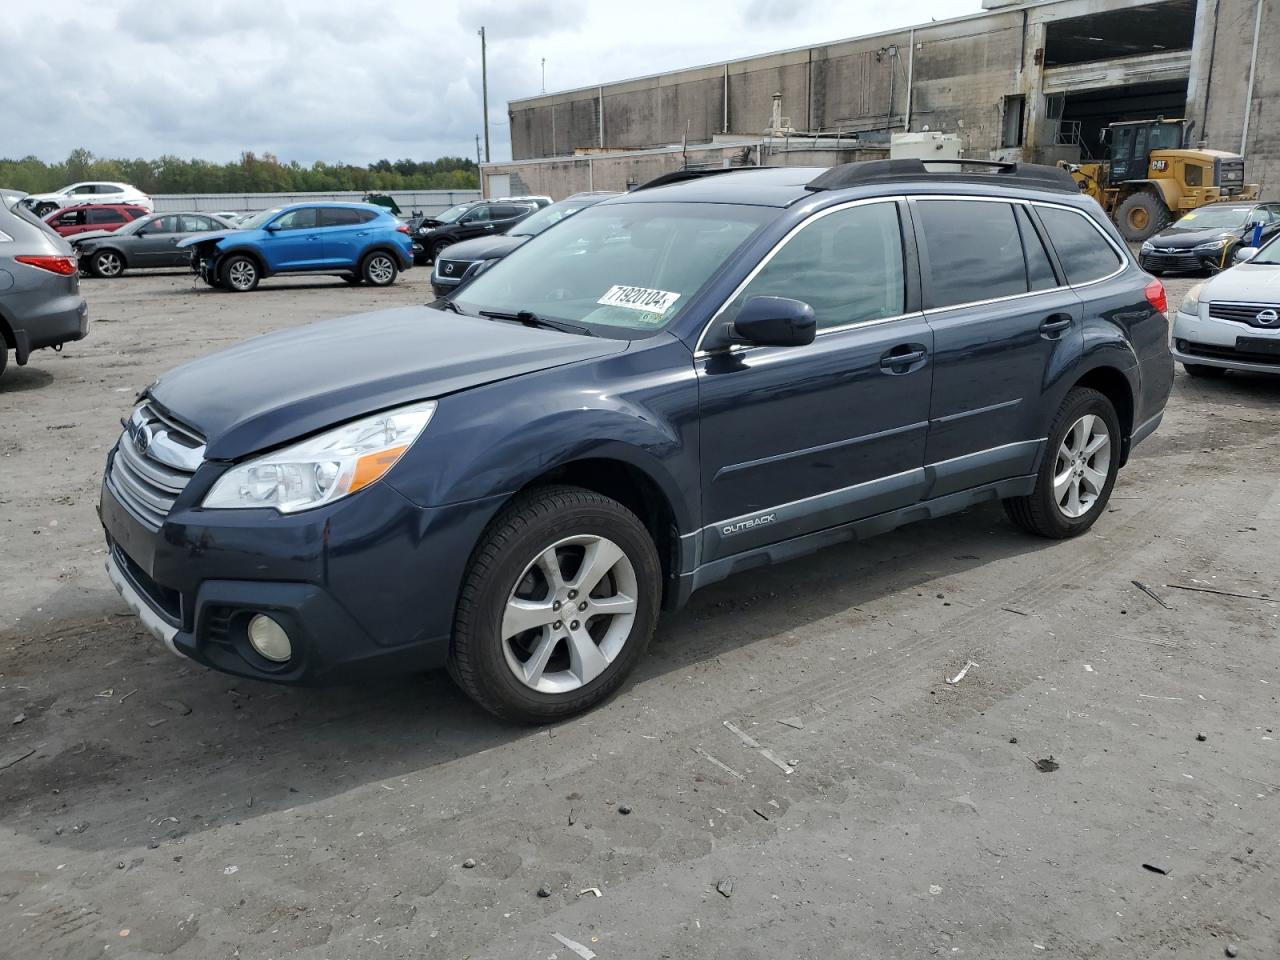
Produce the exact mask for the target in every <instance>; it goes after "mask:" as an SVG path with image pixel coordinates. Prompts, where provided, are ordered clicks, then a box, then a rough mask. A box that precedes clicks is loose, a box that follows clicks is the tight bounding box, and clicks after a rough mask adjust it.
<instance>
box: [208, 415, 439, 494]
mask: <svg viewBox="0 0 1280 960" xmlns="http://www.w3.org/2000/svg"><path fill="white" fill-rule="evenodd" d="M435 411H436V404H435V401H434V400H431V401H428V402H426V403H415V404H411V405H410V406H407V407H399V408H397V409H395V410H387V411H385V412H383V413H379V414H376V415H375V416H372V417H365V418H364V419H363V420H355V421H352V422H351V423H347V424H344V425H343V426H341V427H336V428H334V429H333V430H329V431H326V432H325V433H322V434H320V435H319V436H315V437H312V438H311V439H310V440H304V441H302V442H301V443H296V444H294V445H293V446H291V447H286V448H285V449H283V450H277V451H276V452H275V453H269V454H267V455H266V456H264V457H258V458H257V459H256V460H250V461H249V462H248V463H242V464H240V466H238V467H234V468H232V469H231V470H228V471H227V472H226V473H224V474H223V475H222V476H221V477H219V478H218V482H217V483H215V484H214V485H213V489H212V490H210V491H209V495H208V496H206V497H205V498H204V504H203V506H204V507H205V508H206V509H209V510H234V509H245V508H249V507H272V508H273V509H275V510H278V511H279V512H280V513H296V512H297V511H299V510H309V509H311V508H312V507H318V506H321V505H322V504H326V503H332V502H333V501H334V500H339V499H341V498H342V497H345V496H347V495H348V494H352V493H355V492H356V491H357V490H359V489H361V488H363V487H367V486H368V485H369V484H371V483H373V482H374V481H376V480H378V479H380V478H381V477H382V476H383V475H384V474H386V472H387V471H388V470H390V469H391V468H392V467H393V466H395V464H396V461H397V460H399V459H400V457H401V456H402V455H403V454H404V452H405V451H406V450H408V449H409V447H410V446H411V445H412V444H413V441H415V440H417V439H418V436H419V434H421V433H422V431H423V430H424V429H426V426H427V424H428V423H430V422H431V415H432V414H433V413H435Z"/></svg>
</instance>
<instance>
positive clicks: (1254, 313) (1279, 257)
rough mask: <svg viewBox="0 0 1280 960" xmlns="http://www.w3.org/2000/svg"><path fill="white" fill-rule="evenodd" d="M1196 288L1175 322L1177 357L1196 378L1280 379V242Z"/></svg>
mask: <svg viewBox="0 0 1280 960" xmlns="http://www.w3.org/2000/svg"><path fill="white" fill-rule="evenodd" d="M1237 261H1238V262H1237V263H1236V265H1235V266H1233V267H1232V268H1231V269H1230V270H1227V271H1225V272H1223V273H1220V274H1218V275H1217V276H1216V277H1214V278H1213V279H1211V280H1207V281H1205V282H1204V283H1199V284H1196V285H1195V286H1194V287H1192V288H1191V289H1190V290H1189V291H1188V292H1187V295H1186V298H1185V299H1184V300H1183V301H1182V305H1181V306H1179V307H1178V312H1177V314H1176V315H1175V316H1174V319H1173V356H1174V358H1175V359H1176V360H1178V361H1179V362H1180V363H1181V364H1182V366H1183V367H1184V368H1185V369H1186V371H1187V373H1189V374H1191V375H1192V376H1193V377H1209V376H1221V375H1222V374H1223V373H1225V372H1226V371H1227V370H1248V371H1252V372H1255V373H1274V374H1280V237H1278V238H1276V239H1275V240H1272V241H1271V242H1270V243H1268V244H1266V245H1265V246H1264V247H1262V248H1261V249H1260V250H1252V249H1245V250H1241V251H1240V252H1239V254H1237Z"/></svg>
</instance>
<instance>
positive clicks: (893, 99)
mask: <svg viewBox="0 0 1280 960" xmlns="http://www.w3.org/2000/svg"><path fill="white" fill-rule="evenodd" d="M1022 31H1023V24H1022V14H1021V12H1019V11H1013V12H1007V13H1006V12H1000V13H992V14H988V15H986V16H982V17H977V18H968V19H963V20H959V21H953V22H947V23H939V24H932V25H926V26H924V27H921V28H918V29H917V30H915V31H914V34H913V32H912V31H911V30H900V31H896V32H890V33H883V34H877V35H875V36H871V37H862V38H858V39H854V40H846V41H841V42H838V43H832V44H827V45H823V46H816V47H812V48H806V49H802V50H791V51H786V52H782V53H775V54H768V55H765V56H759V57H751V58H748V59H744V60H738V61H734V62H731V63H728V64H720V65H716V66H708V67H695V68H692V69H689V70H679V71H675V72H672V73H667V74H661V75H658V76H654V77H644V78H640V79H637V80H628V81H624V82H621V83H612V84H606V85H604V86H602V87H596V88H584V89H581V90H574V91H569V92H566V93H560V94H551V95H547V96H540V97H534V98H531V99H528V100H521V101H515V102H513V103H512V104H510V109H509V113H510V118H511V143H512V157H513V158H514V159H517V160H522V159H530V158H535V157H549V156H557V155H564V154H566V153H569V152H571V151H572V150H574V149H576V148H579V147H587V146H599V145H600V142H601V141H600V136H601V130H600V113H601V104H603V117H604V131H603V134H604V136H603V145H604V146H606V147H615V148H623V149H629V150H630V149H645V148H652V147H659V146H665V145H670V144H674V143H679V142H680V141H681V138H682V137H685V136H686V135H687V136H688V138H689V141H690V142H697V141H706V140H709V139H710V138H711V137H712V136H714V135H716V134H720V133H729V134H732V135H735V136H743V137H750V136H759V135H761V134H762V133H763V132H764V130H765V128H766V127H768V125H769V122H770V116H771V113H772V107H773V95H774V94H775V93H780V94H782V108H783V114H784V115H785V116H787V117H789V118H790V121H791V125H792V126H793V127H794V128H796V129H799V130H807V131H831V130H843V131H869V130H880V131H883V130H886V129H903V128H904V127H905V124H906V121H907V113H908V110H910V111H911V119H912V127H913V129H917V130H918V129H920V128H921V127H922V126H923V125H925V124H927V125H929V126H930V128H931V129H945V130H947V131H948V132H959V133H961V134H962V136H964V137H965V138H966V141H967V144H966V145H967V146H968V147H969V150H970V152H971V153H975V154H976V155H979V156H983V155H987V154H989V153H990V152H991V151H992V150H994V149H996V148H998V146H999V133H1000V116H1001V113H1000V111H1001V105H1002V97H1003V95H1004V94H1006V93H1012V92H1016V91H1017V89H1018V76H1019V65H1020V56H1021V53H1022ZM913 37H914V41H913ZM895 50H896V55H895V54H894V52H893V51H895ZM908 73H910V74H911V75H912V80H913V83H912V93H911V95H910V101H911V102H910V103H909V102H908V100H909V98H908V84H907V78H908ZM975 103H976V104H981V105H982V106H981V109H979V110H977V111H975V110H974V109H973V107H974V104H975Z"/></svg>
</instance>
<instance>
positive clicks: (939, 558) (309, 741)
mask: <svg viewBox="0 0 1280 960" xmlns="http://www.w3.org/2000/svg"><path fill="white" fill-rule="evenodd" d="M426 281H427V275H426V271H425V270H417V271H413V272H412V273H411V274H410V275H409V277H408V279H407V281H405V282H402V283H401V284H398V285H397V286H396V287H394V288H392V289H390V290H387V291H381V292H379V291H371V290H367V289H361V288H348V287H347V286H346V284H344V283H342V282H341V281H338V280H333V281H329V280H319V281H314V282H301V281H298V282H291V283H281V282H271V283H269V284H265V285H264V286H263V288H262V290H261V291H260V292H258V293H256V294H254V295H249V296H234V295H229V294H221V293H215V292H212V291H208V290H206V289H204V288H200V289H195V288H193V287H192V285H191V282H190V280H189V278H188V277H187V276H185V275H183V274H180V273H173V274H159V275H150V276H132V277H127V278H125V279H123V280H119V281H114V282H108V281H98V280H89V281H86V282H85V290H86V295H87V296H88V298H89V302H90V308H91V313H92V316H93V320H94V322H93V325H92V327H91V331H90V336H89V338H88V339H87V340H86V341H84V342H82V343H79V344H72V345H70V346H68V347H67V348H66V350H65V351H64V352H63V353H62V355H61V356H55V355H53V354H51V353H46V354H41V355H38V356H37V357H36V358H35V359H34V360H33V362H32V364H31V365H30V366H28V367H25V368H22V369H13V368H11V369H10V371H9V372H8V373H7V374H6V375H5V379H4V382H3V386H2V387H0V711H2V712H0V730H3V734H2V736H3V740H2V742H0V945H2V946H0V955H3V956H4V957H6V958H11V960H27V958H33V960H34V958H40V960H54V958H64V957H65V958H97V957H103V956H108V957H116V958H120V957H139V958H142V957H154V956H157V955H167V956H174V957H182V958H201V960H203V958H234V957H244V958H250V957H252V958H267V957H291V958H292V957H298V958H308V960H310V958H316V960H319V958H334V960H337V958H346V957H406V958H407V957H414V958H419V957H428V958H430V957H440V958H457V960H461V958H464V957H472V958H482V957H483V958H511V960H515V958H520V960H529V958H551V957H558V958H560V960H572V958H573V957H575V956H589V955H590V952H594V953H595V954H596V955H597V956H599V957H600V958H601V960H609V958H644V960H654V958H666V957H669V958H680V960H689V958H722V960H757V958H759V960H765V958H768V960H779V958H788V960H789V958H831V957H866V958H876V960H883V958H915V957H933V956H947V957H972V958H982V960H987V958H996V957H1039V956H1058V957H1072V958H1076V957H1103V956H1107V957H1111V956H1126V957H1172V956H1177V957H1216V956H1222V955H1223V953H1224V950H1225V949H1226V947H1227V945H1228V943H1231V944H1237V945H1238V947H1239V951H1240V956H1241V957H1257V958H1264V957H1265V958H1273V957H1276V956H1280V906H1277V905H1278V904H1280V837H1278V836H1277V832H1276V829H1275V824H1276V823H1277V818H1278V817H1280V731H1278V730H1277V729H1276V728H1277V727H1280V711H1278V710H1277V695H1280V670H1278V669H1277V667H1278V666H1280V643H1277V641H1278V640H1280V633H1278V631H1277V626H1278V624H1280V603H1275V602H1268V601H1267V600H1264V599H1261V598H1260V594H1266V593H1269V592H1272V593H1273V595H1277V596H1280V589H1278V588H1277V586H1276V573H1275V571H1276V569H1277V561H1278V560H1280V548H1278V547H1277V543H1278V542H1280V473H1278V472H1277V470H1276V465H1277V463H1280V431H1277V425H1280V378H1276V379H1272V380H1267V379H1264V378H1261V377H1252V376H1232V377H1229V378H1227V379H1225V380H1222V381H1191V380H1189V379H1188V378H1187V377H1186V376H1185V375H1183V374H1182V373H1181V372H1180V373H1179V377H1178V381H1177V384H1176V387H1175V391H1174V395H1173V398H1172V400H1171V403H1170V407H1169V410H1168V414H1167V416H1166V419H1165V422H1164V424H1163V426H1162V427H1161V429H1160V431H1159V432H1158V433H1157V434H1156V435H1155V436H1154V437H1153V438H1152V439H1150V440H1149V441H1147V442H1146V443H1145V444H1144V445H1143V446H1142V447H1140V448H1139V451H1138V454H1137V456H1136V458H1135V459H1134V461H1133V462H1132V463H1131V464H1130V465H1129V467H1128V468H1127V469H1126V470H1125V471H1124V472H1123V473H1122V474H1121V476H1120V481H1119V483H1118V485H1117V487H1116V490H1115V496H1114V498H1113V501H1112V505H1111V508H1110V511H1109V512H1108V513H1107V514H1106V515H1105V516H1104V517H1103V519H1102V520H1101V521H1100V522H1099V523H1098V524H1097V525H1096V527H1095V528H1094V529H1093V531H1092V532H1091V533H1090V534H1088V535H1086V536H1084V537H1082V538H1080V539H1078V540H1074V541H1071V542H1066V543H1049V542H1046V541H1042V540H1037V539H1033V538H1029V537H1026V536H1023V535H1020V534H1019V533H1017V532H1016V531H1015V530H1014V529H1013V528H1012V527H1011V526H1010V525H1009V524H1008V523H1007V522H1006V521H1005V519H1004V517H1003V515H1002V513H1001V512H1000V510H999V509H998V508H989V507H984V508H981V509H974V510H972V511H969V512H968V513H965V514H962V515H959V516H954V517H950V518H946V519H943V520H939V521H935V522H931V523H925V524H919V525H916V526H913V527H910V528H906V529H903V530H901V531H899V532H897V533H895V534H890V535H887V536H884V537H881V538H879V539H876V540H871V541H867V542H865V543H861V544H851V545H847V546H842V547H837V548H833V549H830V550H827V551H825V552H823V553H821V554H818V555H816V556H813V557H810V558H807V559H804V560H800V561H797V562H794V563H791V564H788V565H785V566H780V567H777V568H773V569H765V570H760V571H756V572H753V573H751V574H748V575H743V576H739V577H737V578H735V579H732V580H730V581H727V582H725V583H722V584H719V585H717V586H716V587H714V588H712V589H709V590H707V591H705V592H703V593H700V594H698V595H697V596H696V597H695V598H694V601H693V603H692V604H691V605H690V607H689V608H688V609H686V610H685V611H683V612H682V613H680V614H679V615H676V616H670V617H667V618H666V619H665V620H664V621H663V622H662V624H661V625H660V628H659V633H658V637H657V641H656V642H655V644H654V646H653V647H652V648H651V653H650V655H649V657H648V659H647V660H646V661H645V662H644V663H643V664H642V666H641V668H640V670H639V671H638V674H637V676H636V677H635V678H634V680H633V682H631V683H629V684H628V685H627V686H625V687H624V689H623V692H622V693H621V694H620V695H619V696H617V697H616V698H615V699H614V700H613V701H611V702H610V703H608V704H607V705H605V706H604V707H602V708H601V709H598V710H596V711H595V712H594V713H591V714H590V715H588V716H585V717H582V718H580V719H577V720H574V721H571V722H568V723H565V724H562V725H560V726H557V727H554V728H550V729H541V730H529V729H518V728H512V727H508V726H504V725H502V724H500V723H498V722H496V721H494V720H492V719H490V718H489V717H488V716H487V715H485V714H483V713H481V712H480V711H479V710H478V709H477V708H475V707H473V706H471V705H470V703H469V702H468V701H466V700H465V699H464V698H463V697H462V696H461V695H460V694H459V693H458V692H457V691H456V690H455V689H453V687H452V686H451V685H450V684H449V682H448V681H447V680H446V679H445V678H444V677H443V676H428V677H419V678H406V679H404V680H402V681H399V682H395V683H388V684H385V685H381V686H376V687H375V686H368V687H363V688H355V689H328V690H295V689H287V688H280V687H274V686H268V685H265V684H258V683H254V682H250V681H244V680H235V679H232V678H228V677H226V676H222V675H219V674H216V673H212V672H209V671H206V670H204V669H203V668H200V667H197V666H196V665H194V664H190V663H187V662H186V661H183V660H178V659H175V658H174V657H173V656H171V655H170V654H169V653H167V652H165V651H164V650H163V649H161V648H159V646H158V645H157V643H156V642H155V641H153V640H151V639H150V638H149V637H148V636H146V635H144V634H143V633H142V632H141V630H140V629H139V627H138V625H137V623H136V621H135V620H134V619H133V618H132V617H130V616H129V615H127V613H126V611H125V609H124V606H123V604H122V603H121V602H120V601H119V600H118V599H117V598H116V596H115V594H114V592H113V591H112V590H111V588H110V586H109V585H108V583H107V580H106V577H105V575H104V573H103V570H102V561H103V551H102V543H101V536H100V533H99V530H98V526H97V521H96V517H95V515H94V504H95V501H96V495H97V486H98V482H99V477H100V471H101V467H102V462H103V459H104V457H105V455H106V452H107V450H108V449H109V447H110V445H111V444H112V443H113V442H114V440H115V437H116V434H117V433H118V432H119V426H118V420H119V418H120V417H121V416H122V415H123V414H125V413H126V412H127V411H128V410H129V408H130V406H131V401H132V398H133V395H134V393H135V391H137V390H139V389H140V388H142V387H144V386H145V385H146V384H147V383H148V382H149V381H150V379H151V378H152V377H153V376H155V375H156V374H158V373H160V372H161V371H163V370H165V369H166V368H168V367H170V366H172V365H174V364H176V363H178V362H180V361H182V360H185V359H188V358H191V357H194V356H197V355H199V354H202V353H204V352H206V351H209V350H212V349H214V348H216V347H217V346H219V345H221V344H225V343H229V342H232V341H236V340H239V339H242V338H244V337H246V336H249V335H252V334H256V333H259V332H261V331H265V330H269V329H276V328H280V327H284V326H290V325H295V324H300V323H304V322H307V321H309V320H312V319H317V318H324V317H330V316H337V315H341V314H345V313H354V312H359V311H362V310H368V309H372V308H377V307H380V306H390V305H397V304H403V303H413V302H421V301H423V300H425V299H427V285H426ZM1187 286H1189V283H1187V282H1180V281H1174V282H1172V283H1170V288H1171V293H1172V297H1171V300H1173V301H1174V302H1176V299H1177V298H1178V297H1179V296H1180V295H1181V293H1182V292H1183V291H1184V290H1185V289H1186V287H1187ZM227 389H228V390H234V389H235V385H234V384H228V385H227ZM1135 580H1136V581H1139V582H1141V583H1142V584H1145V585H1147V586H1148V587H1149V588H1151V590H1153V591H1154V592H1155V594H1156V595H1157V596H1158V597H1159V598H1160V600H1161V601H1163V602H1158V601H1157V600H1156V599H1154V598H1153V597H1152V596H1149V595H1148V594H1146V593H1144V592H1142V591H1141V590H1140V589H1139V588H1138V587H1136V586H1135V585H1134V583H1133V581H1135ZM1168 584H1182V585H1193V586H1194V585H1199V586H1206V587H1209V588H1211V589H1214V590H1221V591H1226V592H1228V593H1235V594H1241V595H1243V596H1239V597H1237V596H1227V595H1223V594H1217V593H1197V592H1189V591H1185V590H1179V589H1175V588H1172V587H1170V586H1167V585H1168ZM970 660H972V661H974V662H975V663H976V665H974V666H971V667H970V668H969V670H968V673H967V675H966V676H965V677H964V678H963V679H962V680H961V681H960V682H959V683H957V684H955V685H950V684H948V683H946V682H945V679H944V678H947V677H951V676H954V675H955V674H956V673H957V672H958V671H959V670H960V668H961V667H962V666H964V665H965V664H966V662H968V661H970ZM1199 734H1203V738H1200V737H1198V735H1199ZM765 751H768V752H769V755H766V752H765ZM770 757H772V758H774V759H776V760H777V761H778V762H777V763H775V762H774V760H773V759H770ZM1050 758H1052V763H1049V762H1047V761H1049V759H1050ZM1037 761H1046V762H1042V763H1040V766H1041V767H1045V768H1051V769H1049V770H1048V771H1047V772H1042V771H1041V769H1039V768H1038V766H1037ZM779 764H781V766H780V765H779ZM784 767H786V768H787V769H783V768H784ZM626 810H629V813H627V812H624V811H626ZM469 858H470V860H472V861H474V866H471V867H468V866H466V865H465V864H464V861H467V860H468V859H469ZM543 885H546V887H547V889H548V890H549V893H550V896H547V897H539V896H538V895H537V891H538V889H539V887H541V886H543ZM717 885H719V886H720V890H717ZM591 888H595V890H594V891H593V890H591ZM597 891H598V893H599V894H600V895H599V896H597V895H596V892H597ZM721 891H723V892H721ZM555 934H559V935H560V936H561V937H563V938H565V939H568V940H570V941H573V942H574V943H576V944H578V945H580V946H581V948H582V950H576V949H575V948H574V947H572V946H567V945H565V944H563V942H562V941H561V940H559V939H557V938H556V937H555V936H554V935H555Z"/></svg>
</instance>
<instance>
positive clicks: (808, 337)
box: [733, 297, 818, 347]
mask: <svg viewBox="0 0 1280 960" xmlns="http://www.w3.org/2000/svg"><path fill="white" fill-rule="evenodd" d="M817 332H818V322H817V320H816V319H814V316H813V307H811V306H809V305H808V304H807V303H805V302H804V301H803V300H792V299H791V298H790V297H752V298H751V299H750V300H748V301H747V302H746V303H745V304H744V305H743V307H742V309H741V310H739V311H738V316H737V319H735V320H734V321H733V334H734V335H735V339H739V340H745V341H746V342H747V343H751V344H755V345H757V346H761V347H803V346H804V345H805V344H809V343H813V338H814V336H815V334H816V333H817Z"/></svg>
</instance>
